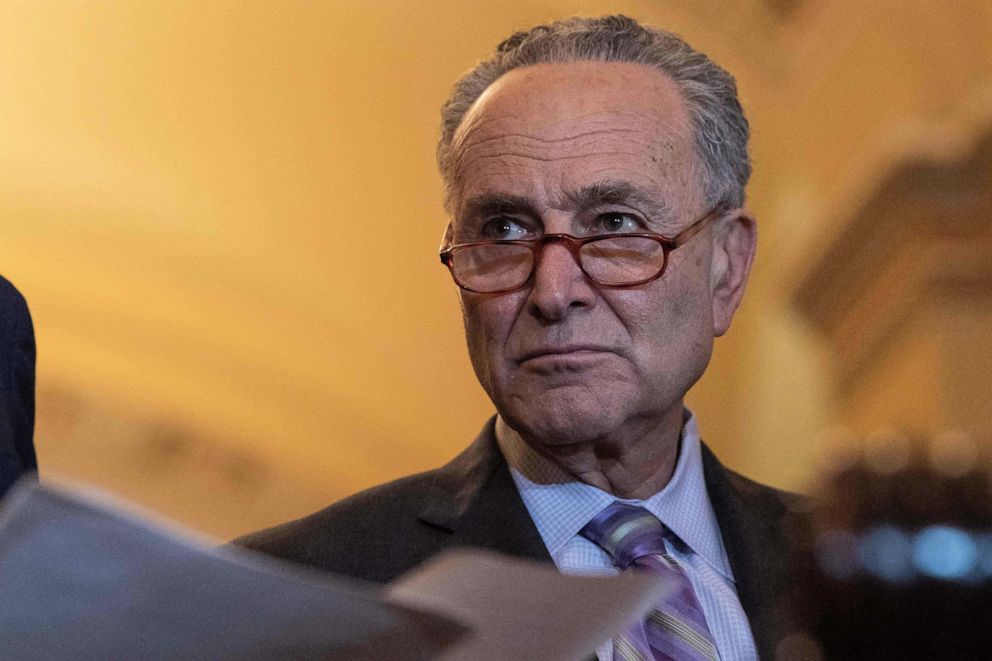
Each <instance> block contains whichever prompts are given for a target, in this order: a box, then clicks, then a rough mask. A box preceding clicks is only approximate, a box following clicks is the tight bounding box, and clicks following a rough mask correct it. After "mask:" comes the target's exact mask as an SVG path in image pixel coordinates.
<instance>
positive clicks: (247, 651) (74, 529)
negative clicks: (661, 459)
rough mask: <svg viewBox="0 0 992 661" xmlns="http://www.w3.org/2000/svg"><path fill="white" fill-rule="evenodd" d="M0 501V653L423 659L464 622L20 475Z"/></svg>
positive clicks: (29, 656) (49, 658)
mask: <svg viewBox="0 0 992 661" xmlns="http://www.w3.org/2000/svg"><path fill="white" fill-rule="evenodd" d="M9 496H10V497H9V498H7V499H5V500H4V509H3V513H2V514H0V658H2V659H13V660H17V661H20V660H33V659H38V660H39V661H40V660H44V661H58V660H60V659H72V660H74V661H75V660H81V661H85V660H89V659H93V660H94V661H95V660H99V661H106V660H108V659H143V660H154V659H189V660H194V661H195V660H199V659H202V660H204V661H206V660H210V661H216V660H221V659H333V660H336V659H342V660H343V659H349V660H350V659H384V658H385V659H402V660H407V659H410V660H413V659H428V658H432V657H434V656H436V654H437V653H438V652H439V650H441V649H442V648H443V647H444V646H445V645H446V644H449V643H450V642H451V641H452V640H454V639H455V638H457V637H458V635H459V634H460V633H461V632H462V628H461V627H460V626H458V625H456V624H455V623H453V622H452V621H450V620H448V619H445V618H441V617H438V616H428V615H424V614H418V613H416V612H414V611H412V610H410V609H405V608H399V607H396V606H391V605H389V604H386V603H383V602H382V601H381V597H380V591H379V589H378V588H372V587H369V586H366V585H364V584H358V583H356V582H354V581H348V580H345V579H336V578H333V577H330V575H328V574H318V573H316V572H308V571H305V570H303V571H294V570H293V569H292V568H291V567H290V566H289V565H286V564H284V563H279V562H275V561H270V562H266V561H265V560H264V559H263V558H262V557H261V556H257V557H256V554H250V553H248V552H244V553H238V552H237V551H227V550H221V551H218V550H214V548H213V547H214V546H216V544H209V545H208V544H205V543H202V542H199V541H195V540H193V539H191V538H185V539H184V538H181V537H179V536H177V535H176V534H174V533H173V532H171V531H166V529H164V528H162V527H160V526H158V525H155V524H152V523H149V522H148V521H146V520H138V519H136V518H134V517H133V516H130V515H127V514H123V513H122V512H120V511H118V510H117V509H116V508H114V509H110V508H109V506H110V504H111V501H108V499H107V497H106V496H102V497H99V498H96V499H94V498H92V497H87V496H83V495H81V494H79V493H70V492H67V491H64V490H60V489H53V488H50V487H44V486H37V485H29V486H24V485H22V486H21V487H20V488H18V490H17V491H16V492H12V493H11V494H9Z"/></svg>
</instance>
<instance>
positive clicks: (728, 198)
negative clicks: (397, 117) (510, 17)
mask: <svg viewBox="0 0 992 661" xmlns="http://www.w3.org/2000/svg"><path fill="white" fill-rule="evenodd" d="M576 61H598V62H631V63H635V64H644V65H647V66H650V67H654V68H656V69H659V70H660V71H662V72H663V73H665V74H667V75H668V76H669V77H671V78H672V79H673V80H674V81H675V84H676V85H677V86H678V88H679V90H680V91H681V93H682V97H683V100H684V101H685V104H686V107H687V108H688V111H689V117H690V119H691V122H692V126H693V131H694V134H695V143H696V151H697V152H698V154H699V158H700V160H701V161H702V163H703V168H704V172H705V181H704V182H703V192H704V195H705V196H706V200H707V202H708V204H710V205H711V206H716V205H723V206H726V207H727V208H736V207H740V206H742V205H743V204H744V187H745V186H746V185H747V180H748V178H749V177H750V176H751V162H750V159H749V157H748V148H747V141H748V122H747V118H746V117H744V111H743V110H742V109H741V104H740V102H739V101H738V100H737V85H736V83H735V82H734V77H733V76H731V75H730V74H729V73H728V72H727V71H726V70H724V69H723V68H721V67H720V66H719V65H717V64H716V63H714V62H713V61H712V60H710V59H709V58H708V57H707V56H706V55H704V54H703V53H700V52H699V51H697V50H695V49H693V48H692V46H690V45H689V44H687V43H686V42H685V41H684V40H683V39H682V38H681V37H679V36H678V35H675V34H673V33H671V32H667V31H665V30H660V29H657V28H648V27H644V26H642V25H641V24H640V23H638V22H637V21H635V20H634V19H632V18H628V17H627V16H623V15H619V14H617V15H614V16H604V17H601V18H581V17H575V18H569V19H566V20H563V21H557V22H554V23H551V24H549V25H539V26H537V27H535V28H532V29H530V30H527V31H526V32H517V33H516V34H513V35H512V36H510V37H509V38H508V39H506V40H505V41H503V43H501V44H500V45H499V46H497V47H496V52H495V53H494V54H493V55H492V56H491V57H490V58H488V59H486V60H483V61H482V62H480V63H479V64H477V65H476V66H475V68H473V69H472V70H471V71H469V72H468V73H466V74H465V75H464V76H462V77H461V79H459V80H458V82H456V83H455V85H454V87H453V88H452V91H451V95H450V96H449V97H448V100H447V101H446V102H445V104H444V106H442V108H441V139H440V141H439V142H438V147H437V161H438V167H439V168H440V170H441V176H442V177H443V178H444V183H445V189H446V191H447V195H448V196H450V193H451V185H452V176H453V172H452V153H451V152H452V148H451V143H452V139H453V138H454V135H455V131H456V130H457V129H458V126H459V125H460V124H461V123H462V119H463V118H464V116H465V113H466V112H468V109H469V108H470V107H471V106H472V104H473V103H475V100H476V99H478V98H479V96H480V95H481V94H482V93H483V92H484V91H486V88H488V87H489V86H490V85H492V84H493V83H494V82H495V81H496V79H497V78H499V77H500V76H502V75H503V74H505V73H507V72H509V71H512V70H513V69H517V68H520V67H526V66H531V65H535V64H551V63H567V62H576Z"/></svg>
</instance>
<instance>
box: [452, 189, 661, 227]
mask: <svg viewBox="0 0 992 661" xmlns="http://www.w3.org/2000/svg"><path fill="white" fill-rule="evenodd" d="M564 199H565V201H566V203H567V204H568V205H569V206H570V207H571V208H574V209H576V210H579V211H583V210H587V209H591V208H594V207H597V206H602V205H607V204H624V205H628V206H632V207H635V208H638V209H641V210H642V211H643V212H644V213H645V214H646V215H647V216H648V220H649V221H651V223H652V224H655V225H658V226H664V225H668V224H671V223H673V222H674V221H675V216H674V213H673V209H672V207H671V205H669V204H668V203H666V202H665V200H664V199H662V198H660V197H659V196H657V195H654V194H651V193H649V192H648V191H645V190H644V189H643V188H640V187H638V186H635V185H634V184H631V183H630V182H628V181H617V180H612V179H604V180H603V181H597V182H595V183H593V184H590V185H588V186H583V187H582V188H579V189H578V190H573V191H567V192H565V193H564ZM502 213H527V214H530V215H533V216H538V215H539V214H538V212H537V211H536V209H535V207H534V204H533V202H532V201H531V200H529V199H528V198H526V197H524V196H521V195H513V194H509V193H484V194H482V195H479V196H477V197H473V198H471V199H468V200H466V201H465V204H464V207H463V209H462V212H461V214H459V215H461V216H463V217H475V218H482V217H487V216H497V215H499V214H502Z"/></svg>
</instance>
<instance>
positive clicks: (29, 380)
mask: <svg viewBox="0 0 992 661" xmlns="http://www.w3.org/2000/svg"><path fill="white" fill-rule="evenodd" d="M34 353H35V350H34V328H33V326H32V325H31V315H30V313H29V312H28V306H27V303H25V302H24V297H23V296H21V293H20V292H19V291H17V289H16V288H15V287H14V285H12V284H10V282H8V281H7V280H6V279H5V278H2V277H0V496H3V495H4V494H5V493H6V492H7V490H8V489H9V488H10V487H11V485H13V483H14V482H16V481H17V479H18V478H19V477H20V476H21V475H23V474H24V473H27V472H32V471H36V470H37V469H38V462H37V460H36V459H35V452H34V440H33V437H34Z"/></svg>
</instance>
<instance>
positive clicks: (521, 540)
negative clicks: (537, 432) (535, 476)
mask: <svg viewBox="0 0 992 661" xmlns="http://www.w3.org/2000/svg"><path fill="white" fill-rule="evenodd" d="M494 423H495V418H491V419H490V420H489V422H487V423H486V425H485V427H483V429H482V432H481V433H480V434H479V436H478V437H477V438H476V439H475V441H473V442H472V444H471V445H470V446H469V447H468V448H467V449H466V450H465V451H464V452H462V453H461V454H460V455H458V456H457V457H455V459H454V460H452V461H451V462H450V463H448V464H447V465H446V466H444V467H442V468H441V469H440V470H438V472H437V474H436V475H435V478H434V482H433V483H432V484H431V489H430V493H429V495H428V497H427V502H426V505H425V506H424V508H423V510H422V511H421V513H420V516H419V518H420V520H421V521H422V522H424V523H426V524H428V525H431V526H434V527H436V528H440V529H442V530H446V531H448V532H450V533H451V539H450V540H449V545H450V546H479V547H484V548H487V549H491V550H494V551H499V552H502V553H509V554H512V555H517V556H521V557H525V558H531V559H534V560H543V561H546V562H551V561H552V560H551V555H550V554H549V553H548V550H547V548H545V546H544V542H543V540H542V539H541V536H540V534H539V533H538V531H537V528H536V527H535V526H534V523H533V521H531V518H530V515H529V514H528V512H527V508H526V507H525V506H524V503H523V500H521V498H520V494H519V493H518V491H517V487H516V485H515V484H514V483H513V478H512V476H511V475H510V471H509V469H508V468H507V465H506V461H505V460H504V459H503V455H502V454H501V453H500V451H499V448H498V447H497V445H496V435H495V432H494Z"/></svg>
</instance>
